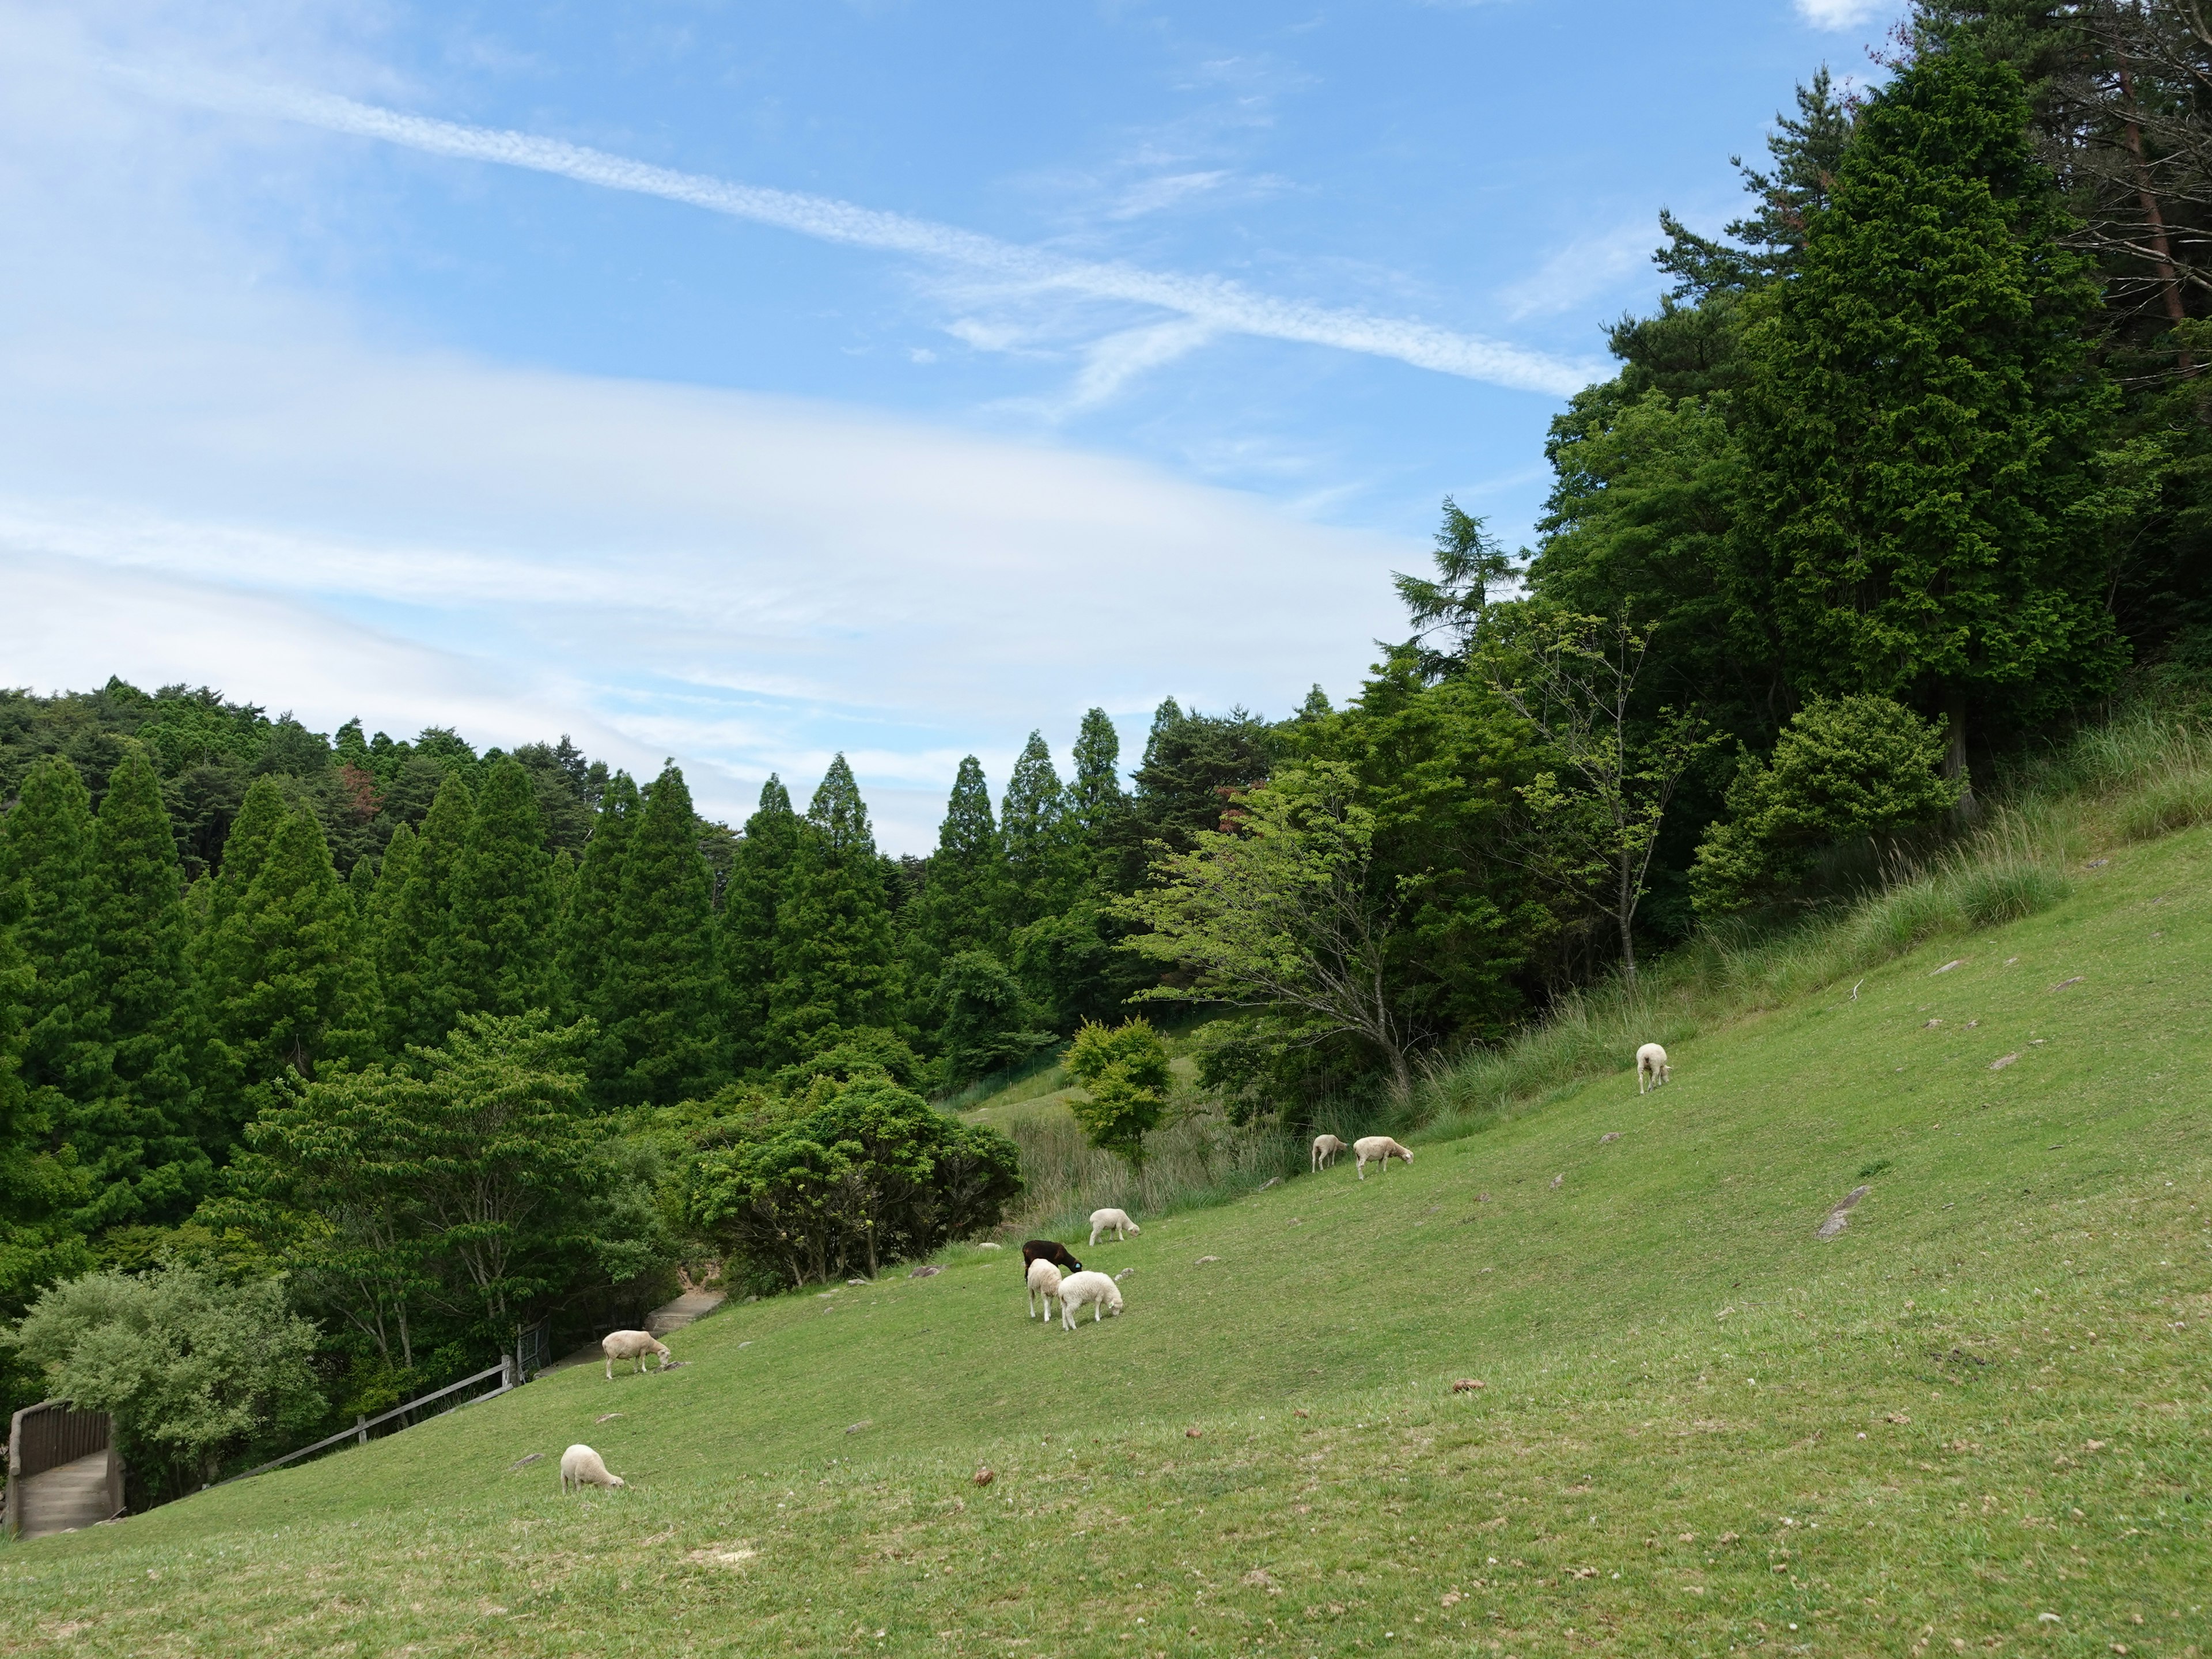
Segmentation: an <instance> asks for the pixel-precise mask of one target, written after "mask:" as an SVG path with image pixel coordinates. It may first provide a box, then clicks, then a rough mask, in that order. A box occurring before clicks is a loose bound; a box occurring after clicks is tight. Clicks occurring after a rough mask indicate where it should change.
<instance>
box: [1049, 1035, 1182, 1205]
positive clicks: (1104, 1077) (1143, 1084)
mask: <svg viewBox="0 0 2212 1659" xmlns="http://www.w3.org/2000/svg"><path fill="white" fill-rule="evenodd" d="M1060 1063H1061V1064H1062V1065H1064V1066H1066V1068H1067V1071H1068V1074H1069V1075H1070V1076H1071V1077H1073V1078H1074V1079H1077V1080H1078V1081H1079V1082H1080V1083H1081V1084H1082V1085H1083V1089H1084V1092H1083V1095H1082V1096H1080V1097H1077V1098H1074V1099H1072V1100H1070V1101H1069V1102H1068V1109H1069V1110H1070V1111H1072V1112H1073V1113H1074V1114H1075V1121H1077V1122H1078V1123H1079V1124H1080V1125H1082V1126H1083V1133H1085V1134H1086V1135H1088V1136H1089V1137H1090V1138H1091V1145H1092V1146H1098V1147H1102V1148H1103V1149H1105V1150H1106V1151H1108V1152H1118V1153H1120V1154H1121V1156H1122V1157H1123V1158H1127V1159H1128V1160H1129V1162H1130V1164H1132V1165H1133V1166H1134V1167H1135V1168H1138V1169H1142V1168H1143V1167H1144V1163H1145V1136H1146V1133H1149V1132H1150V1131H1151V1130H1152V1129H1153V1128H1155V1127H1158V1124H1159V1121H1160V1111H1161V1109H1162V1108H1163V1107H1164V1106H1165V1105H1166V1103H1167V1094H1168V1089H1169V1087H1170V1084H1171V1082H1172V1081H1173V1078H1172V1074H1171V1073H1170V1072H1169V1070H1168V1051H1167V1045H1166V1044H1165V1043H1164V1042H1161V1041H1160V1034H1159V1033H1158V1031H1156V1030H1153V1029H1152V1022H1151V1021H1150V1020H1148V1019H1143V1018H1137V1019H1132V1020H1128V1021H1127V1022H1125V1023H1124V1024H1120V1025H1115V1026H1106V1025H1101V1024H1098V1022H1097V1021H1096V1020H1089V1019H1086V1020H1085V1021H1084V1022H1083V1024H1082V1027H1081V1029H1079V1030H1078V1031H1077V1032H1076V1034H1075V1041H1074V1042H1073V1043H1071V1044H1070V1045H1069V1046H1068V1050H1067V1053H1066V1055H1065V1056H1064V1057H1063V1058H1062V1060H1061V1062H1060Z"/></svg>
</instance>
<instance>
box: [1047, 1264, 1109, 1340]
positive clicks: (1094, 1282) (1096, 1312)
mask: <svg viewBox="0 0 2212 1659" xmlns="http://www.w3.org/2000/svg"><path fill="white" fill-rule="evenodd" d="M1083 1307H1088V1308H1090V1309H1091V1323H1092V1324H1094V1325H1096V1324H1097V1323H1098V1322H1099V1321H1100V1320H1102V1319H1103V1318H1105V1317H1106V1316H1107V1315H1108V1314H1112V1315H1113V1316H1114V1317H1115V1318H1116V1319H1119V1318H1120V1317H1121V1286H1120V1285H1116V1284H1115V1282H1114V1281H1113V1280H1112V1279H1109V1278H1107V1277H1106V1275H1105V1274H1104V1273H1070V1274H1069V1275H1068V1276H1067V1277H1066V1278H1065V1279H1061V1280H1060V1323H1061V1325H1062V1326H1063V1327H1065V1328H1066V1329H1068V1330H1071V1331H1072V1330H1073V1329H1074V1328H1075V1310H1077V1309H1078V1308H1083Z"/></svg>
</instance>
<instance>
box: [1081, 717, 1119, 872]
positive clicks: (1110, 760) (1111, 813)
mask: <svg viewBox="0 0 2212 1659" xmlns="http://www.w3.org/2000/svg"><path fill="white" fill-rule="evenodd" d="M1125 800H1126V798H1125V797H1124V795H1123V794H1122V793H1121V733H1120V732H1117V731H1115V729H1114V722H1113V720H1110V719H1109V717H1108V716H1107V714H1106V711H1105V710H1104V709H1103V708H1094V709H1092V710H1091V712H1090V713H1088V714H1085V715H1084V717H1083V729H1082V732H1080V734H1079V735H1078V737H1077V738H1076V739H1075V777H1074V781H1073V782H1072V783H1071V784H1070V785H1069V786H1068V791H1067V812H1068V816H1069V817H1072V818H1073V819H1074V820H1075V822H1076V823H1077V824H1078V825H1079V827H1080V829H1081V830H1082V832H1083V835H1084V836H1085V839H1087V840H1090V841H1091V842H1097V840H1098V839H1099V838H1100V837H1101V836H1103V835H1104V834H1105V833H1106V831H1107V829H1108V828H1109V826H1110V825H1111V824H1112V823H1114V821H1115V818H1116V817H1119V816H1120V814H1121V809H1122V806H1123V805H1124V804H1125Z"/></svg>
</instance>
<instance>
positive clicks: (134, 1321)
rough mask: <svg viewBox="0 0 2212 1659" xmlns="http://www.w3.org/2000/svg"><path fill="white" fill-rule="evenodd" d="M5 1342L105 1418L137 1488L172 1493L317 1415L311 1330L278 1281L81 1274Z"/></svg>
mask: <svg viewBox="0 0 2212 1659" xmlns="http://www.w3.org/2000/svg"><path fill="white" fill-rule="evenodd" d="M6 1340H9V1341H10V1342H12V1343H14V1344H15V1346H16V1347H18V1348H19V1349H21V1352H22V1353H23V1356H24V1358H27V1359H28V1360H29V1361H31V1362H32V1364H34V1365H36V1366H37V1367H38V1368H39V1369H40V1370H42V1371H43V1372H44V1373H45V1374H46V1381H47V1386H48V1387H49V1388H50V1389H52V1393H53V1395H54V1396H55V1397H56V1398H58V1399H63V1400H66V1401H69V1402H70V1404H71V1405H72V1406H74V1407H76V1408H77V1409H78V1410H80V1411H94V1412H106V1413H110V1414H111V1415H112V1416H113V1418H114V1419H115V1428H116V1436H117V1439H118V1442H119V1443H120V1444H121V1445H122V1448H123V1454H124V1457H125V1462H127V1463H129V1464H130V1465H131V1466H132V1467H133V1468H136V1469H137V1474H138V1478H139V1479H141V1480H148V1479H149V1476H152V1475H153V1474H155V1472H156V1471H161V1472H166V1474H167V1481H166V1482H165V1483H162V1484H165V1485H166V1486H167V1488H168V1491H169V1495H172V1496H174V1495H177V1494H179V1493H181V1492H185V1491H187V1490H189V1489H190V1488H191V1487H192V1486H197V1485H198V1484H200V1483H201V1482H204V1481H208V1480H214V1479H215V1478H216V1475H217V1474H220V1473H221V1472H222V1465H223V1462H224V1460H225V1458H226V1457H227V1456H228V1455H230V1454H233V1453H235V1452H237V1451H240V1450H241V1449H246V1448H247V1447H250V1446H252V1445H253V1444H254V1443H257V1442H258V1441H262V1440H265V1439H266V1438H268V1437H270V1434H271V1433H272V1431H274V1432H281V1433H297V1432H299V1431H302V1430H305V1429H307V1428H310V1427H312V1426H313V1425H314V1423H315V1422H316V1420H317V1419H319V1417H320V1416H321V1415H322V1411H323V1400H322V1395H320V1394H319V1392H318V1391H317V1389H316V1386H315V1374H314V1371H313V1369H312V1367H311V1366H310V1364H309V1361H310V1359H311V1358H312V1356H313V1353H314V1352H315V1344H316V1340H317V1335H316V1331H315V1328H314V1326H313V1325H312V1324H310V1323H309V1322H307V1320H305V1319H302V1318H301V1317H300V1316H298V1315H297V1314H295V1313H294V1312H293V1311H292V1310H291V1309H290V1308H289V1306H288V1305H287V1304H286V1302H285V1297H284V1286H283V1281H282V1280H280V1279H250V1280H248V1281H246V1283H243V1284H234V1283H231V1282H229V1281H228V1280H226V1279H222V1278H219V1277H217V1276H216V1275H215V1274H212V1273H206V1272H204V1270H202V1269H200V1268H197V1267H188V1266H185V1265H184V1264H183V1263H180V1262H171V1263H169V1264H167V1265H166V1266H164V1267H159V1268H156V1269H155V1271H154V1272H152V1273H147V1274H145V1275H143V1277H136V1278H134V1277H132V1276H131V1275H130V1274H127V1273H86V1274H84V1275H83V1276H82V1277H81V1278H77V1279H70V1280H69V1281H68V1282H67V1283H65V1284H61V1285H55V1286H53V1287H52V1289H51V1290H49V1291H46V1293H45V1294H44V1295H42V1296H40V1297H39V1299H38V1301H37V1302H36V1303H35V1304H33V1305H32V1308H31V1310H30V1312H29V1313H27V1314H26V1315H25V1316H23V1322H22V1323H21V1325H20V1326H19V1327H18V1328H16V1329H15V1332H14V1333H13V1334H12V1335H10V1336H9V1337H8V1338H7V1339H6Z"/></svg>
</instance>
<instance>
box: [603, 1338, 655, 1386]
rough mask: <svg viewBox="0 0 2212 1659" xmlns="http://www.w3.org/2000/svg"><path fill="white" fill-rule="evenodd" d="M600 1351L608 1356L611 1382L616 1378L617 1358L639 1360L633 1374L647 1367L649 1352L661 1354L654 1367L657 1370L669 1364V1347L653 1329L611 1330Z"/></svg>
mask: <svg viewBox="0 0 2212 1659" xmlns="http://www.w3.org/2000/svg"><path fill="white" fill-rule="evenodd" d="M599 1352H602V1353H604V1354H605V1355H606V1357H607V1381H608V1382H610V1383H611V1382H613V1381H614V1380H615V1361H616V1360H617V1359H634V1360H635V1361H636V1362H637V1364H636V1366H635V1369H633V1370H632V1371H631V1373H630V1374H631V1375H632V1376H635V1375H636V1374H637V1372H638V1371H641V1370H644V1369H645V1357H646V1355H647V1354H649V1353H651V1354H659V1356H660V1363H659V1364H658V1365H655V1366H654V1367H653V1369H654V1370H662V1369H663V1368H664V1367H665V1366H666V1365H667V1364H668V1349H667V1347H666V1346H665V1345H664V1344H663V1343H662V1342H661V1340H660V1339H659V1337H657V1336H655V1335H654V1334H653V1333H652V1332H651V1331H613V1332H610V1333H609V1334H608V1336H607V1339H606V1340H605V1341H604V1342H602V1343H600V1344H599Z"/></svg>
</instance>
